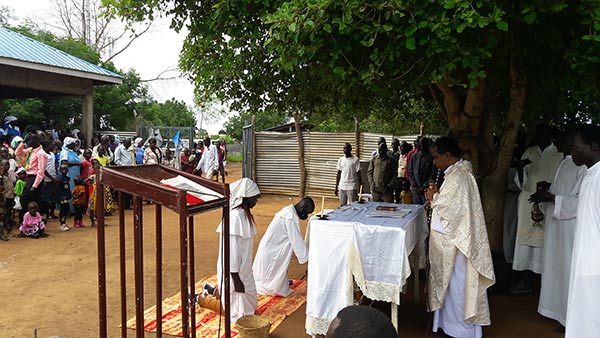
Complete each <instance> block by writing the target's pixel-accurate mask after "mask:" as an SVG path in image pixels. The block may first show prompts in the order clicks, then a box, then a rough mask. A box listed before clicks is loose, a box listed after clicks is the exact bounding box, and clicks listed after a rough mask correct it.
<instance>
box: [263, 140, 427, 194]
mask: <svg viewBox="0 0 600 338" xmlns="http://www.w3.org/2000/svg"><path fill="white" fill-rule="evenodd" d="M380 136H383V137H385V138H386V140H387V142H388V144H391V142H392V135H381V134H373V133H361V134H360V135H359V147H360V158H361V160H363V161H364V160H367V161H368V160H370V158H371V152H372V151H373V150H375V149H376V148H377V140H378V139H379V137H380ZM396 137H397V138H398V139H399V140H400V141H407V142H411V143H412V142H413V141H414V140H415V138H416V137H417V135H409V136H396ZM302 140H303V142H304V165H305V167H306V194H307V195H310V196H312V197H313V198H317V197H320V196H326V197H334V196H335V195H334V189H335V179H336V175H337V168H336V166H337V160H338V159H339V158H340V157H341V156H343V154H344V153H343V147H344V143H346V142H347V143H350V144H351V145H352V148H353V151H355V150H356V146H357V144H356V140H355V134H354V133H322V132H303V133H302ZM256 153H257V156H258V157H257V159H256V176H257V177H256V183H257V184H258V186H259V187H260V190H261V191H262V192H264V193H276V194H287V195H298V193H299V191H300V189H299V185H300V165H299V163H298V142H297V139H296V133H277V132H257V133H256ZM363 176H365V175H363Z"/></svg>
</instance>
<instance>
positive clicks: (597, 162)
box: [565, 125, 600, 338]
mask: <svg viewBox="0 0 600 338" xmlns="http://www.w3.org/2000/svg"><path fill="white" fill-rule="evenodd" d="M571 155H572V156H573V157H572V158H573V163H575V165H585V166H586V168H587V170H586V173H585V177H584V178H583V181H582V182H581V189H580V190H579V203H578V207H577V226H576V227H575V238H574V239H573V259H572V260H571V278H570V280H569V297H568V305H567V328H566V332H565V333H566V334H565V338H582V337H597V335H598V332H600V320H598V319H599V318H600V302H598V300H600V263H599V261H598V257H600V245H599V243H600V189H599V187H600V127H599V126H597V125H585V126H582V127H580V128H579V129H578V130H577V131H576V132H575V135H574V137H573V143H572V146H571Z"/></svg>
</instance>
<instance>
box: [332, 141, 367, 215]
mask: <svg viewBox="0 0 600 338" xmlns="http://www.w3.org/2000/svg"><path fill="white" fill-rule="evenodd" d="M343 151H344V156H342V157H340V158H339V159H338V161H337V175H336V178H335V195H336V196H338V195H339V197H340V207H341V206H344V205H346V204H350V203H352V202H354V201H357V200H358V190H359V187H360V186H361V184H362V181H361V173H360V160H359V159H358V157H356V156H354V155H352V145H350V143H344V149H343Z"/></svg>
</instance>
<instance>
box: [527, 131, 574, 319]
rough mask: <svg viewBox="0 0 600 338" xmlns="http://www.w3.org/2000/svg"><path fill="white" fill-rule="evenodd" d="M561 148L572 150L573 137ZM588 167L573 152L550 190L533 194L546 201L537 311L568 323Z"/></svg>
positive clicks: (563, 164)
mask: <svg viewBox="0 0 600 338" xmlns="http://www.w3.org/2000/svg"><path fill="white" fill-rule="evenodd" d="M559 143H560V144H559V145H558V146H559V151H560V152H562V153H564V154H569V153H570V148H571V138H570V137H563V138H562V140H561V141H560V142H559ZM585 172H586V168H585V166H583V165H581V166H577V165H575V163H574V162H573V159H572V158H571V156H570V155H567V156H566V157H565V159H564V160H563V161H562V162H561V163H560V165H559V166H558V170H556V175H555V178H554V184H552V185H551V186H550V190H539V191H537V192H536V193H535V194H533V195H531V200H532V201H535V202H545V212H544V213H545V222H544V249H543V252H544V255H543V261H544V266H543V270H542V287H541V290H540V303H539V306H538V312H539V313H540V314H541V315H542V316H545V317H548V318H552V319H554V320H556V321H558V322H559V323H560V324H561V325H562V326H565V323H566V320H567V299H568V296H569V278H571V259H572V254H573V239H574V237H575V226H576V223H577V218H576V216H577V204H578V200H579V188H580V187H581V181H582V180H583V177H584V176H585Z"/></svg>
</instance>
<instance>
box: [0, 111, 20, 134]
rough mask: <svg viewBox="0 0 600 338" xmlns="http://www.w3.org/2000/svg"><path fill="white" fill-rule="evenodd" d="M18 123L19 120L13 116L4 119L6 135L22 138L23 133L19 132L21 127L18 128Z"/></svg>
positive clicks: (3, 125)
mask: <svg viewBox="0 0 600 338" xmlns="http://www.w3.org/2000/svg"><path fill="white" fill-rule="evenodd" d="M17 121H18V119H17V118H16V117H14V116H12V115H8V116H7V117H5V118H4V123H3V124H2V129H3V130H4V135H6V136H10V135H13V136H21V131H20V130H19V126H17Z"/></svg>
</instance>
